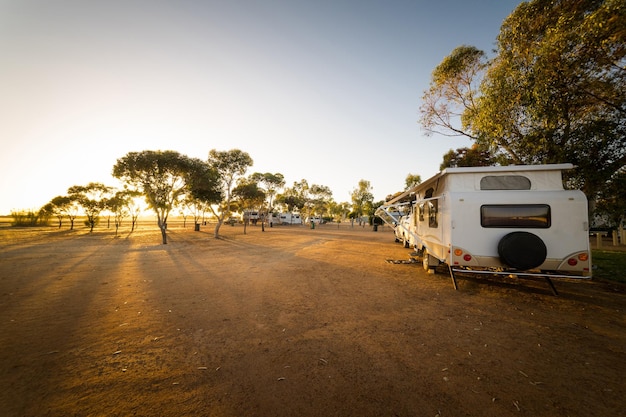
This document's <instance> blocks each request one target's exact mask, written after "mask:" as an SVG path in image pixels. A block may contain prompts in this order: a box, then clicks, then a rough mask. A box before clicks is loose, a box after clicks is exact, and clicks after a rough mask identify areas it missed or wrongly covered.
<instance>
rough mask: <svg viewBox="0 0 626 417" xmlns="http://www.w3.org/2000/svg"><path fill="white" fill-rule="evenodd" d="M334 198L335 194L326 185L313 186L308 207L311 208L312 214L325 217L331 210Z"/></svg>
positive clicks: (310, 190)
mask: <svg viewBox="0 0 626 417" xmlns="http://www.w3.org/2000/svg"><path fill="white" fill-rule="evenodd" d="M332 198H333V192H332V191H331V190H330V188H329V187H327V186H326V185H318V184H313V185H311V188H310V189H309V195H308V199H307V205H308V206H309V207H310V208H311V212H312V213H315V214H318V215H319V216H321V217H324V215H326V213H327V212H328V211H329V210H330V203H331V201H332Z"/></svg>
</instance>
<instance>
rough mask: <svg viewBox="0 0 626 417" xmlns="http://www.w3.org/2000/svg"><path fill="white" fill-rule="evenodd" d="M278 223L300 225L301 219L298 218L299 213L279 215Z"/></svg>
mask: <svg viewBox="0 0 626 417" xmlns="http://www.w3.org/2000/svg"><path fill="white" fill-rule="evenodd" d="M280 223H281V224H302V219H301V218H300V214H299V213H281V214H280Z"/></svg>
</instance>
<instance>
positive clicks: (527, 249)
mask: <svg viewBox="0 0 626 417" xmlns="http://www.w3.org/2000/svg"><path fill="white" fill-rule="evenodd" d="M547 254H548V250H547V249H546V245H545V243H543V240H541V238H540V237H539V236H537V235H534V234H532V233H529V232H512V233H509V234H508V235H506V236H504V237H503V238H502V239H500V243H498V255H500V260H501V261H502V262H503V263H504V264H506V265H509V266H510V267H513V268H516V269H532V268H536V267H538V266H539V265H541V264H542V263H543V262H544V261H545V260H546V256H547Z"/></svg>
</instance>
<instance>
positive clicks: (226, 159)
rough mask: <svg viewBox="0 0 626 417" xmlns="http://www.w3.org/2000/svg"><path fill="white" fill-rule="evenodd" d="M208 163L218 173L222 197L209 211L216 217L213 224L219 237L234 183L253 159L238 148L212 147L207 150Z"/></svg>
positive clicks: (228, 208) (227, 212) (230, 200)
mask: <svg viewBox="0 0 626 417" xmlns="http://www.w3.org/2000/svg"><path fill="white" fill-rule="evenodd" d="M208 162H209V165H210V166H211V168H213V169H214V170H215V171H216V172H217V173H218V175H219V179H220V189H221V192H222V198H221V200H220V202H219V204H217V205H216V206H215V207H214V206H211V211H212V212H213V214H214V215H215V217H217V225H215V237H216V238H217V237H219V233H220V227H222V224H224V220H225V219H227V218H228V216H230V213H231V203H232V198H233V196H232V190H233V187H234V186H235V184H236V180H237V179H238V178H241V177H242V176H243V175H244V174H245V173H246V171H247V170H248V168H249V167H251V166H252V164H253V160H252V158H251V157H250V155H248V153H246V152H243V151H241V150H239V149H231V150H229V151H217V150H215V149H212V150H211V151H210V152H209V159H208Z"/></svg>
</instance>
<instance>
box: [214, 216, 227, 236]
mask: <svg viewBox="0 0 626 417" xmlns="http://www.w3.org/2000/svg"><path fill="white" fill-rule="evenodd" d="M222 223H224V219H221V218H218V219H217V224H216V225H215V233H214V235H213V237H215V238H216V239H217V238H218V237H220V227H222Z"/></svg>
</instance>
